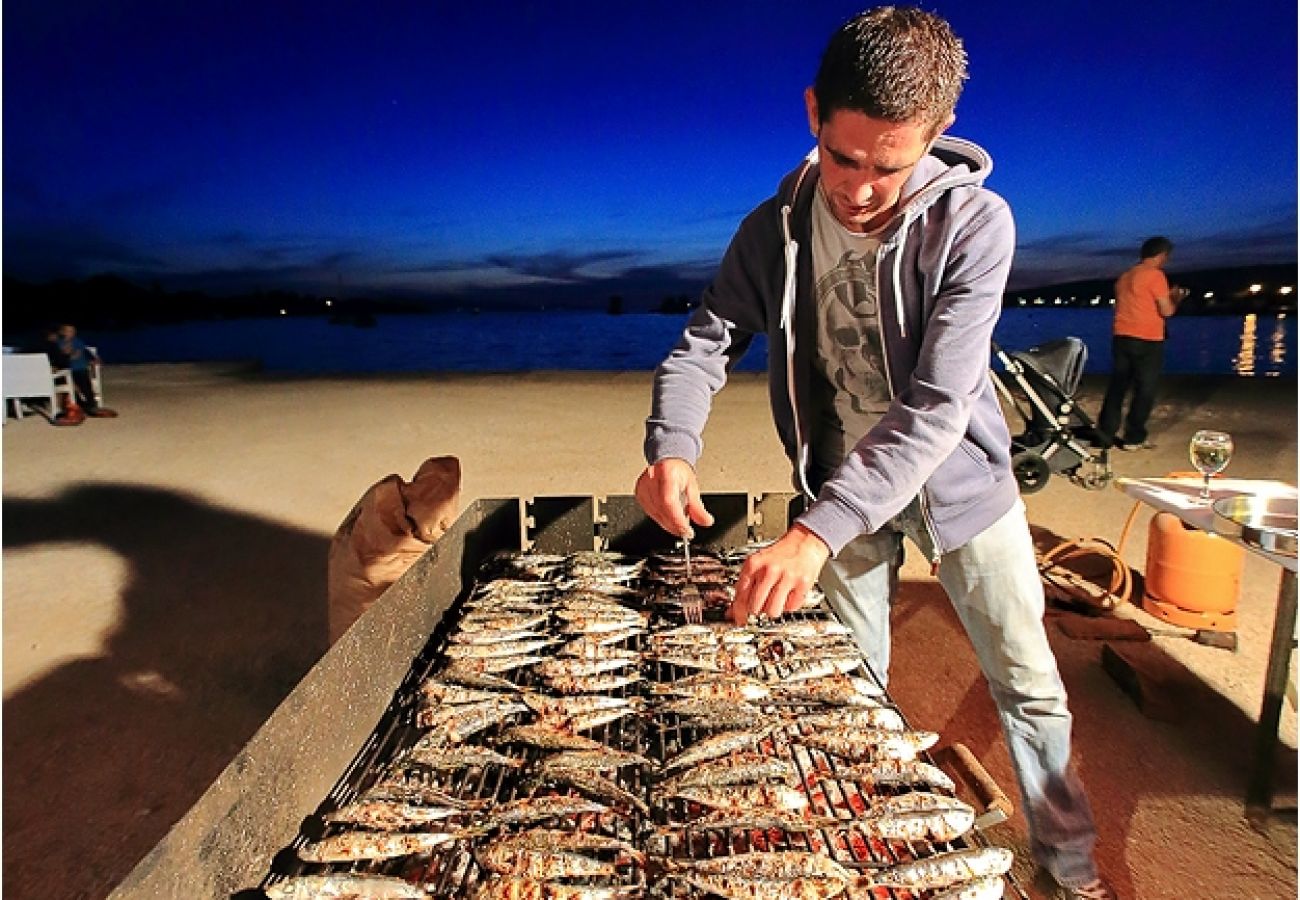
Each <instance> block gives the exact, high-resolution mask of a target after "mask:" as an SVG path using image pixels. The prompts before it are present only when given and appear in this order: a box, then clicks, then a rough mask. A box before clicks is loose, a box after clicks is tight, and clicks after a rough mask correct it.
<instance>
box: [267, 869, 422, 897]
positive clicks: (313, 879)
mask: <svg viewBox="0 0 1300 900" xmlns="http://www.w3.org/2000/svg"><path fill="white" fill-rule="evenodd" d="M265 893H266V896H267V897H268V898H269V900H428V897H429V894H428V892H427V891H425V890H424V889H423V888H421V887H418V886H417V885H414V884H411V883H410V882H409V881H403V880H402V879H400V878H391V877H389V876H387V875H367V874H365V873H362V872H331V873H330V874H328V875H298V876H297V877H294V878H286V879H285V880H284V881H279V882H276V883H275V884H273V885H270V886H269V887H267V888H266V889H265Z"/></svg>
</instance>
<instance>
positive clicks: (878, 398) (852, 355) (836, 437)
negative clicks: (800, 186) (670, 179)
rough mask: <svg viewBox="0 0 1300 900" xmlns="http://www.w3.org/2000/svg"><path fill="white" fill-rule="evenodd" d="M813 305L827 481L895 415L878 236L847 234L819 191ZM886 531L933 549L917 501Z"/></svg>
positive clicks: (821, 457) (816, 440) (821, 456)
mask: <svg viewBox="0 0 1300 900" xmlns="http://www.w3.org/2000/svg"><path fill="white" fill-rule="evenodd" d="M812 236H813V239H812V257H813V297H814V299H815V301H816V304H817V352H816V354H815V360H816V361H815V363H814V370H815V373H816V374H815V377H814V378H813V390H814V392H815V393H816V394H817V396H816V398H815V402H814V407H815V408H816V409H817V411H818V416H817V420H816V421H815V422H813V434H812V462H813V466H814V468H815V470H816V473H815V476H816V480H818V481H821V480H824V479H825V477H826V476H828V475H830V474H831V473H832V472H834V471H835V470H836V469H838V468H839V467H840V464H841V463H843V462H844V458H845V457H846V456H848V453H849V451H850V450H852V449H853V447H854V445H855V444H857V442H858V441H859V440H861V439H862V436H863V435H865V434H866V433H867V432H868V431H869V430H871V427H872V426H873V425H875V424H876V422H878V421H880V417H881V416H883V415H884V414H885V411H886V410H887V409H889V404H890V401H891V397H890V393H889V382H888V380H887V378H886V375H885V354H884V351H883V350H882V349H881V343H880V314H879V310H878V306H877V300H878V294H877V282H876V251H877V250H878V249H879V248H880V238H879V236H878V235H875V234H864V233H861V232H854V231H849V230H848V229H847V228H845V227H844V226H843V225H841V224H840V223H839V221H838V220H837V219H836V218H835V216H834V215H833V214H832V213H831V211H830V208H829V207H828V206H827V204H826V200H825V198H824V197H823V196H822V192H821V190H820V188H819V189H818V191H817V195H816V197H815V198H814V199H813V228H812ZM886 527H890V528H893V529H894V530H896V531H901V532H902V533H903V534H906V535H907V536H908V537H909V538H911V539H912V541H913V542H914V543H915V544H916V545H917V546H918V547H920V548H921V550H922V552H924V553H925V555H926V556H927V557H928V558H930V559H933V558H934V545H933V542H932V541H931V540H930V537H929V534H928V532H927V531H926V529H925V526H924V524H923V521H922V516H921V505H920V501H919V499H917V498H913V500H912V502H911V503H909V504H908V506H907V507H906V508H905V509H904V510H903V511H902V512H901V513H899V514H898V515H897V516H895V517H894V518H893V519H891V520H890V522H889V524H888V525H887V526H886Z"/></svg>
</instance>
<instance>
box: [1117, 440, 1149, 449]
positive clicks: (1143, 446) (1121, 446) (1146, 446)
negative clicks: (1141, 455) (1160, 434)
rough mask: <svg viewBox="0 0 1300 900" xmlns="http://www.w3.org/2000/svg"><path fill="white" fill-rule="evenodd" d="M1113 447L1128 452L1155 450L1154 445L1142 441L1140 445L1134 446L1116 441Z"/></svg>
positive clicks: (1126, 442) (1127, 442)
mask: <svg viewBox="0 0 1300 900" xmlns="http://www.w3.org/2000/svg"><path fill="white" fill-rule="evenodd" d="M1115 446H1116V447H1118V448H1119V449H1121V450H1128V451H1132V450H1154V449H1156V445H1155V444H1153V443H1151V442H1150V441H1142V443H1140V444H1134V443H1131V442H1129V441H1116V442H1115Z"/></svg>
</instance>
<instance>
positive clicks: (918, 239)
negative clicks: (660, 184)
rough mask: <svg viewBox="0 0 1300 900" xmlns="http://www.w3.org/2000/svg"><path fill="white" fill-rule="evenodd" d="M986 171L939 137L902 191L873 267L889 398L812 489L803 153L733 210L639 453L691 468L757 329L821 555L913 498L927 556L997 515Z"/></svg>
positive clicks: (966, 145) (808, 204) (999, 254)
mask: <svg viewBox="0 0 1300 900" xmlns="http://www.w3.org/2000/svg"><path fill="white" fill-rule="evenodd" d="M992 168H993V161H992V160H991V159H990V158H989V156H988V154H987V153H985V152H984V151H983V150H982V149H981V148H979V147H977V146H976V145H975V144H973V143H970V142H969V141H965V140H961V139H959V138H952V137H941V138H940V139H939V140H938V141H936V142H935V145H934V148H933V149H932V150H931V151H930V154H929V155H927V156H926V157H925V158H923V159H922V160H921V162H920V163H918V164H917V167H916V170H915V171H914V172H913V173H912V175H911V177H910V178H909V179H908V181H907V183H906V184H905V185H904V186H903V191H902V194H901V200H900V203H899V209H898V211H897V213H896V214H895V216H894V218H893V220H892V221H891V222H890V223H889V224H888V225H887V226H886V227H885V229H884V231H883V232H882V234H881V244H880V248H879V250H878V251H877V265H876V280H877V288H878V290H877V296H878V297H879V309H880V330H881V339H882V340H881V343H882V345H883V348H884V358H885V372H886V379H887V382H888V388H889V394H890V397H891V398H892V400H891V402H890V405H889V408H888V410H887V411H886V412H885V414H884V416H882V417H881V419H880V420H879V421H878V422H877V423H876V424H875V425H874V426H873V427H872V428H871V429H870V430H869V431H868V432H867V433H866V434H865V435H864V436H863V437H862V439H861V440H859V441H858V443H857V444H856V445H855V446H854V447H853V449H852V450H851V451H850V452H849V454H848V456H847V458H846V459H845V460H844V463H843V464H842V465H841V466H840V467H839V468H838V469H837V470H836V471H834V472H832V473H831V474H830V475H829V477H827V478H826V479H825V480H824V481H823V483H821V484H813V483H810V482H809V479H810V465H809V462H810V458H811V455H810V452H809V446H808V442H809V439H810V434H811V427H812V423H813V422H814V421H815V417H814V410H813V404H814V402H816V401H815V398H814V396H813V395H814V391H813V390H812V384H813V373H814V368H813V367H814V363H813V359H812V354H813V353H815V352H816V347H817V323H816V321H815V319H814V315H815V306H814V302H813V287H812V277H813V276H812V253H811V248H812V201H813V196H814V191H815V189H816V184H817V179H818V177H819V167H818V164H817V152H816V150H814V151H813V152H812V153H810V154H809V156H808V158H807V159H806V160H805V161H804V162H803V164H802V165H801V166H800V167H799V168H798V169H796V170H795V171H793V172H791V173H790V174H789V175H787V176H786V177H785V178H784V179H783V180H782V181H781V185H780V187H779V188H778V190H777V193H776V195H775V196H774V197H772V198H770V199H768V200H767V201H765V202H764V203H763V204H762V205H760V206H759V207H758V208H757V209H755V210H754V211H753V212H751V213H750V214H749V215H748V216H746V218H745V220H744V221H743V222H742V223H741V225H740V228H739V230H738V231H737V232H736V235H735V237H733V238H732V241H731V245H730V246H729V247H728V248H727V252H726V255H725V256H724V257H723V260H722V264H721V266H720V268H719V270H718V273H717V275H716V276H715V278H714V280H713V283H712V284H711V285H710V286H709V287H708V288H707V289H706V290H705V292H704V295H703V297H702V302H701V305H700V308H699V309H698V310H696V312H695V313H694V314H693V315H692V316H691V318H690V321H689V322H688V324H687V326H686V330H685V332H684V333H683V335H682V337H681V340H680V341H678V343H677V346H676V347H675V348H674V349H673V351H672V352H671V353H670V354H669V356H668V358H667V359H666V360H664V362H663V363H662V364H661V365H660V366H659V368H658V369H657V370H656V372H655V384H654V396H653V402H652V407H651V413H650V417H649V418H648V419H647V420H646V440H645V455H646V459H647V460H648V461H649V462H651V463H655V462H658V461H659V460H662V459H666V458H670V457H676V458H680V459H684V460H686V461H687V462H689V463H691V464H692V465H694V464H695V463H696V461H697V460H698V459H699V456H700V453H701V451H702V449H703V443H702V440H701V435H702V433H703V431H704V425H705V422H706V421H707V419H708V416H709V410H710V407H711V405H712V400H713V395H714V394H716V393H717V392H718V391H719V390H721V389H722V387H723V385H724V384H725V383H726V380H727V373H728V371H729V370H730V368H731V366H732V365H733V364H734V363H735V362H736V361H737V360H739V359H740V357H741V356H743V355H744V353H745V351H746V349H748V347H749V345H750V343H751V341H752V338H753V336H754V335H755V334H759V333H765V334H766V335H767V338H768V389H769V395H770V400H771V405H772V415H773V420H774V422H775V424H776V430H777V434H778V436H779V437H780V439H781V443H782V444H783V446H784V447H785V451H786V454H787V456H788V457H789V458H790V461H791V462H792V464H793V465H794V484H795V487H796V488H797V489H799V491H800V492H801V493H803V494H804V495H806V497H807V498H808V500H809V501H811V502H810V503H809V505H808V507H807V508H806V509H805V511H804V512H803V513H802V514H801V515H800V516H799V518H798V519H797V521H798V522H799V523H800V524H802V525H803V526H805V527H806V528H808V529H809V530H810V531H812V532H813V533H814V534H816V535H817V536H818V537H820V538H821V539H822V540H823V541H825V542H826V544H827V546H829V547H830V550H831V553H832V555H834V554H837V553H839V551H840V549H841V548H842V547H843V546H844V545H845V544H847V543H848V542H849V541H851V540H852V539H853V538H855V537H857V536H858V535H860V534H864V533H872V532H875V531H877V530H878V529H880V528H881V527H883V526H884V525H886V524H887V523H888V522H889V520H890V519H892V518H893V517H894V516H895V515H897V514H898V513H899V512H900V511H902V510H903V508H904V507H906V506H907V505H908V503H910V502H911V501H912V499H913V498H914V497H918V496H919V498H920V503H921V512H922V518H923V521H924V524H925V527H926V529H927V531H928V532H929V535H930V538H931V540H932V541H933V544H934V550H935V555H936V557H937V556H938V555H941V554H943V553H946V552H948V551H950V550H954V549H956V548H958V547H960V546H962V545H963V544H965V543H966V542H967V541H969V540H970V539H971V538H972V537H974V536H975V535H977V534H979V533H980V532H981V531H983V530H984V529H985V528H987V527H988V526H989V525H991V524H993V523H994V522H996V521H997V520H998V519H999V518H1001V517H1002V515H1003V514H1005V513H1006V512H1007V511H1008V510H1009V509H1010V508H1011V506H1012V505H1013V504H1014V503H1015V502H1016V499H1017V497H1018V496H1019V494H1018V489H1017V487H1016V482H1015V478H1014V477H1013V475H1012V473H1011V461H1010V447H1011V436H1010V433H1009V432H1008V430H1007V424H1006V421H1005V419H1004V418H1003V415H1002V410H1001V407H1000V405H999V404H998V399H997V394H996V392H995V390H994V387H993V383H992V381H991V380H990V375H989V351H990V346H991V341H992V339H993V326H994V325H995V324H996V323H997V320H998V315H999V314H1000V313H1001V310H1002V294H1003V290H1004V289H1005V286H1006V280H1007V275H1008V273H1009V272H1010V269H1011V257H1012V253H1013V250H1014V247H1015V226H1014V223H1013V222H1012V218H1011V210H1010V209H1009V208H1008V206H1007V204H1006V202H1005V201H1004V200H1003V199H1002V198H1001V197H999V196H997V195H996V194H994V193H993V192H992V191H989V190H988V189H986V188H984V187H983V186H982V184H983V181H984V178H985V177H986V176H987V175H988V173H989V172H990V171H991V170H992Z"/></svg>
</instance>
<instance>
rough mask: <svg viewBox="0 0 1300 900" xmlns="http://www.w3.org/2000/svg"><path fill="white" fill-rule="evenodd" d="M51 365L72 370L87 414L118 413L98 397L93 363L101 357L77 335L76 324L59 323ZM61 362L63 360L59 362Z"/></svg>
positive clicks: (108, 415) (108, 416)
mask: <svg viewBox="0 0 1300 900" xmlns="http://www.w3.org/2000/svg"><path fill="white" fill-rule="evenodd" d="M46 353H47V354H48V355H49V357H50V365H52V366H54V367H55V368H64V367H66V368H67V369H68V370H70V371H71V372H72V384H73V387H74V388H75V389H76V392H77V403H78V405H80V406H81V408H82V409H83V410H84V411H85V413H86V415H88V416H94V417H95V418H99V419H111V418H113V417H115V416H116V415H117V413H116V412H115V411H114V410H111V409H108V408H106V407H102V406H100V405H99V401H98V400H97V399H96V398H95V388H94V384H93V382H92V381H91V367H92V366H98V365H99V364H100V360H99V357H98V356H97V355H96V354H95V353H94V352H93V351H92V350H91V349H90V348H89V347H87V346H86V344H85V342H84V341H82V339H81V338H79V337H77V328H76V326H75V325H60V326H59V329H58V332H57V334H56V336H55V341H54V350H53V351H51V350H47V351H46ZM60 362H62V363H63V365H62V366H60Z"/></svg>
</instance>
